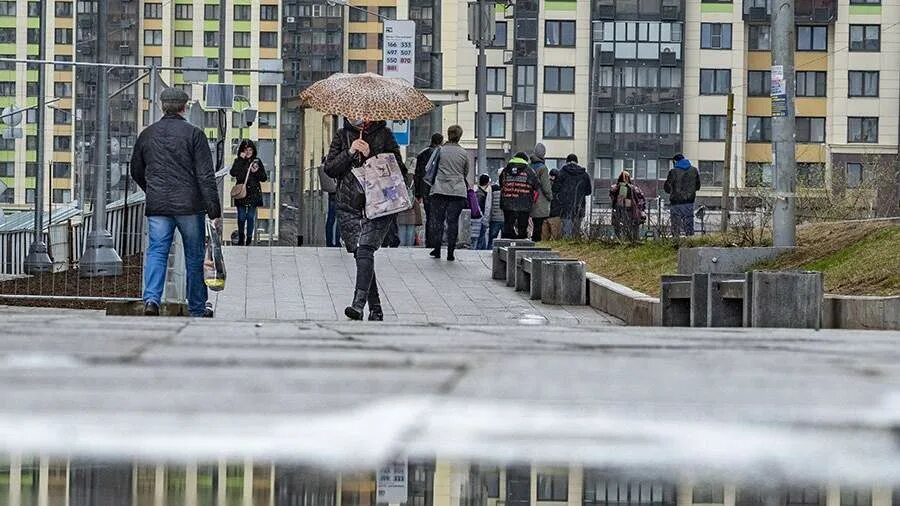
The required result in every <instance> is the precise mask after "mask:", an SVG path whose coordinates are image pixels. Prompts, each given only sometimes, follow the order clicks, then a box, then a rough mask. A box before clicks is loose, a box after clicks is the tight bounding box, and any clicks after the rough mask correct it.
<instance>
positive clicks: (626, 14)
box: [592, 0, 684, 21]
mask: <svg viewBox="0 0 900 506" xmlns="http://www.w3.org/2000/svg"><path fill="white" fill-rule="evenodd" d="M592 18H593V19H595V20H607V21H609V20H613V19H628V20H653V21H659V20H662V21H681V20H683V19H684V7H683V5H682V2H681V1H679V0H630V1H627V2H616V1H614V0H595V1H594V2H593V11H592Z"/></svg>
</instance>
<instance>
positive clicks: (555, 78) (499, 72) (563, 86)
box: [487, 66, 575, 95]
mask: <svg viewBox="0 0 900 506" xmlns="http://www.w3.org/2000/svg"><path fill="white" fill-rule="evenodd" d="M487 92H488V93H489V94H492V95H503V94H505V93H506V67H488V69H487ZM544 92H545V93H575V67H549V66H548V67H544Z"/></svg>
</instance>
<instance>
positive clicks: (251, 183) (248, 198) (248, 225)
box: [229, 139, 269, 246]
mask: <svg viewBox="0 0 900 506" xmlns="http://www.w3.org/2000/svg"><path fill="white" fill-rule="evenodd" d="M229 173H230V174H231V177H233V178H235V180H237V182H238V185H244V187H243V189H241V188H240V187H236V189H237V190H238V191H237V192H232V195H233V196H235V199H234V207H236V208H237V219H238V229H237V233H238V237H237V245H238V246H250V244H251V243H252V242H253V232H255V229H256V212H257V209H258V208H259V207H261V206H262V205H263V199H262V184H261V183H264V182H266V181H268V180H269V176H268V175H267V174H266V168H265V167H264V166H263V163H262V161H261V160H260V159H259V158H257V157H256V144H254V143H253V141H251V140H250V139H244V140H243V141H241V144H240V146H238V156H237V158H235V159H234V163H232V164H231V171H230V172H229ZM239 195H243V197H240V196H239Z"/></svg>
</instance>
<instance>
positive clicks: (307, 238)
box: [299, 167, 328, 246]
mask: <svg viewBox="0 0 900 506" xmlns="http://www.w3.org/2000/svg"><path fill="white" fill-rule="evenodd" d="M303 177H304V178H305V179H304V181H306V182H307V183H308V184H309V188H307V189H305V190H304V191H303V193H302V194H301V196H300V209H299V213H300V234H301V235H302V236H303V245H304V246H325V219H326V218H327V217H328V194H327V193H325V192H324V191H322V190H321V184H320V182H319V167H312V168H308V169H305V170H304V176H303Z"/></svg>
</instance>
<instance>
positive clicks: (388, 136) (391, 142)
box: [325, 121, 407, 213]
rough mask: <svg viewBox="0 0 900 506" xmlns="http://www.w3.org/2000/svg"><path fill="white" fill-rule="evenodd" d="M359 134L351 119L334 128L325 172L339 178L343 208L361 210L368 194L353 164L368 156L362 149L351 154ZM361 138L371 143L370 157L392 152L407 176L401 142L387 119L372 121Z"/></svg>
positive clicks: (353, 210)
mask: <svg viewBox="0 0 900 506" xmlns="http://www.w3.org/2000/svg"><path fill="white" fill-rule="evenodd" d="M359 134H360V130H359V129H358V128H356V127H355V126H353V125H351V124H350V123H349V122H347V123H345V124H344V128H341V129H340V130H338V131H337V132H335V134H334V137H333V138H332V139H331V147H330V148H329V150H328V156H327V157H325V173H326V174H328V175H329V176H330V177H333V178H334V179H336V180H337V182H338V189H337V194H336V198H337V200H336V203H337V208H338V210H341V211H350V212H359V213H361V212H362V209H363V208H364V207H365V205H366V199H365V194H364V193H362V187H361V186H360V184H359V181H357V179H356V176H354V175H353V172H352V171H353V168H354V167H360V166H362V165H363V163H365V161H366V159H365V158H363V156H362V153H356V154H353V155H351V154H350V145H351V144H353V141H354V140H356V139H359ZM362 139H363V140H364V141H366V142H367V143H368V144H369V158H371V157H373V156H376V155H380V154H381V153H393V154H394V156H395V157H396V158H397V165H399V166H400V171H401V172H403V177H404V178H405V177H406V176H407V171H406V165H404V164H403V159H402V158H401V157H400V146H398V145H397V141H396V140H395V139H394V134H393V132H391V130H390V129H389V128H388V127H387V124H386V123H385V122H384V121H379V122H376V123H373V124H370V125H369V127H368V128H366V129H365V131H364V132H363V134H362Z"/></svg>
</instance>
